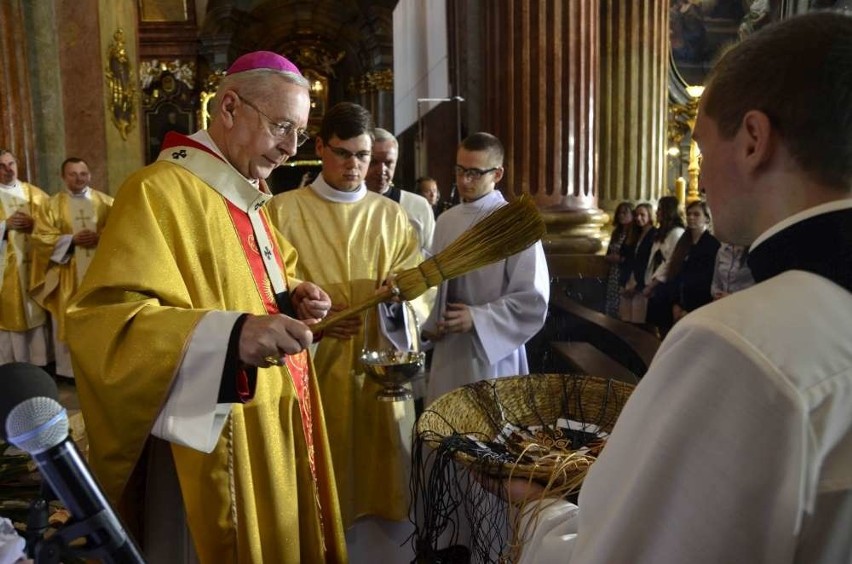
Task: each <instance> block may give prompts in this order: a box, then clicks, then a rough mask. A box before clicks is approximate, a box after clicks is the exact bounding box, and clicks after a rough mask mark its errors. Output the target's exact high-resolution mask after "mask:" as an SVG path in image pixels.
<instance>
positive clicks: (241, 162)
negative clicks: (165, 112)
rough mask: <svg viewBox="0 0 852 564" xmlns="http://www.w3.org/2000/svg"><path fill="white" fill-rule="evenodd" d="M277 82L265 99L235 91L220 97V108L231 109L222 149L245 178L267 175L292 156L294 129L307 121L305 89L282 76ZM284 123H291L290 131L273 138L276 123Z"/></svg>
mask: <svg viewBox="0 0 852 564" xmlns="http://www.w3.org/2000/svg"><path fill="white" fill-rule="evenodd" d="M280 83H281V84H280V86H278V87H276V88H274V89H273V90H272V92H273V94H272V95H271V96H268V97H266V98H261V99H258V100H255V99H253V98H252V93H251V92H238V93H231V94H226V95H225V99H224V100H223V103H222V111H223V112H230V114H231V116H232V119H231V120H230V127H229V128H228V129H227V132H226V138H225V144H226V147H225V148H222V149H223V152H224V153H225V155H227V157H228V160H229V161H230V163H231V164H232V165H233V166H234V168H236V169H237V170H238V171H240V174H242V175H243V176H245V177H246V178H250V179H265V178H268V177H269V175H270V174H272V171H273V170H275V168H276V167H278V166H280V165H281V164H283V163H284V162H285V161H286V160H287V159H288V158H290V157H292V156H293V155H295V154H296V151H297V150H298V145H297V140H296V130H300V129H303V128H304V127H305V126H306V125H307V123H308V113H309V111H310V107H311V99H310V95H309V94H308V90H307V89H306V88H304V87H302V86H299V85H297V84H293V83H292V82H289V81H287V80H286V79H284V78H281V79H280ZM255 106H256V107H255ZM264 114H265V115H264ZM284 123H288V124H292V126H293V132H292V133H291V134H288V135H286V136H283V137H280V138H279V137H276V136H275V135H274V134H273V133H272V132H273V130H274V128H275V125H276V124H284ZM220 148H221V147H220Z"/></svg>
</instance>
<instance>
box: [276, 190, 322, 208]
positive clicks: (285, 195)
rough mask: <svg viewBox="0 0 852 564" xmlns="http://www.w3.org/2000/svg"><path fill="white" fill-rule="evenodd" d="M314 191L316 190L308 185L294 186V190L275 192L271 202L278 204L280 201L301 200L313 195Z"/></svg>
mask: <svg viewBox="0 0 852 564" xmlns="http://www.w3.org/2000/svg"><path fill="white" fill-rule="evenodd" d="M313 193H314V191H313V190H311V189H310V188H308V187H307V186H303V187H301V188H294V189H292V190H286V191H284V192H279V193H277V194H275V195H274V196H272V199H271V200H270V203H273V204H277V203H279V202H291V201H293V200H300V199H303V198H308V197H310V196H312V195H313ZM317 199H320V198H317Z"/></svg>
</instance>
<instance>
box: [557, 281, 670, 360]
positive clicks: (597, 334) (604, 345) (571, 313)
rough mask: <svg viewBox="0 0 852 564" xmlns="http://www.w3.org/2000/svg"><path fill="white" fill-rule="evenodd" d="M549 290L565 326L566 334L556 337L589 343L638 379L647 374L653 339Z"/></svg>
mask: <svg viewBox="0 0 852 564" xmlns="http://www.w3.org/2000/svg"><path fill="white" fill-rule="evenodd" d="M553 290H554V291H553V292H552V293H551V297H550V307H551V308H552V309H553V310H554V313H556V314H558V315H561V316H562V317H563V318H564V320H565V324H566V326H567V327H566V332H567V335H560V338H559V340H560V341H567V340H570V341H571V342H572V343H573V342H575V341H579V342H585V343H590V344H591V345H592V348H597V349H598V350H599V351H600V352H601V353H602V354H604V355H606V356H609V357H611V358H612V359H613V360H614V361H615V362H616V363H617V364H620V365H621V366H623V367H624V368H626V369H627V370H628V372H630V373H632V374H636V375H637V376H639V377H642V376H643V375H644V374H645V372H647V370H648V366H650V364H651V360H653V358H654V355H655V354H656V353H657V349H658V348H659V347H660V340H659V339H658V338H657V337H655V336H654V335H652V334H650V333H648V332H647V331H644V330H643V329H640V328H639V327H636V326H635V325H631V324H630V323H626V322H624V321H621V320H618V319H614V318H612V317H609V316H607V315H604V314H603V313H601V312H599V311H595V310H593V309H590V308H587V307H585V306H584V305H582V304H580V303H578V302H576V301H575V300H572V299H571V298H569V297H567V296H566V295H564V291H560V290H561V289H560V288H558V287H556V288H554V289H553ZM584 354H586V355H587V356H588V355H591V354H594V353H588V352H586V353H584Z"/></svg>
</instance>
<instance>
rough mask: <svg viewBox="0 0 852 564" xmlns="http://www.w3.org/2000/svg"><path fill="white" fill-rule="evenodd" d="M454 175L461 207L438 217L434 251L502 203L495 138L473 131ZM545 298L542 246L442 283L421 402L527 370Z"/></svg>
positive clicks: (427, 330)
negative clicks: (528, 351) (529, 348)
mask: <svg viewBox="0 0 852 564" xmlns="http://www.w3.org/2000/svg"><path fill="white" fill-rule="evenodd" d="M455 172H456V179H457V183H458V190H459V193H460V195H461V197H462V203H461V204H460V205H458V206H455V207H453V208H451V209H449V210H447V211H446V212H444V213H443V214H442V215H441V216H440V217H439V218H438V222H437V225H436V227H435V237H434V242H433V245H432V252H433V253H439V252H441V251H442V250H443V249H445V248H446V247H447V246H448V245H449V244H450V243H452V242H453V241H454V240H455V239H456V238H458V236H459V235H461V234H462V233H463V232H464V231H466V230H467V229H468V228H470V227H471V226H472V225H474V224H475V223H477V222H478V221H479V220H481V219H482V218H483V217H485V216H486V215H488V213H489V212H491V211H493V210H495V209H496V208H499V207H500V206H503V205H505V204H506V200H505V198H503V194H502V193H500V192H499V191H498V190H495V186H496V185H497V183H498V182H499V181H500V179H501V178H502V177H503V145H502V143H500V140H499V139H497V138H496V137H494V136H493V135H491V134H488V133H474V134H473V135H471V136H469V137H467V138H466V139H465V140H464V141H462V144H461V146H460V147H459V149H458V152H457V154H456V166H455ZM549 297H550V277H549V274H548V271H547V263H546V262H545V258H544V251H543V249H542V246H541V242H538V243H536V244H535V245H533V246H532V247H530V248H528V249H526V250H524V251H521V252H520V253H518V254H516V255H513V256H512V257H509V258H508V259H506V260H503V261H501V262H498V263H496V264H492V265H489V266H486V267H484V268H480V269H478V270H476V271H474V272H471V273H469V274H466V275H464V276H461V277H459V278H457V279H454V280H451V281H449V282H445V283H443V284H442V285H441V287H440V289H439V291H438V298H437V301H436V304H435V307H434V308H433V309H432V314H431V315H430V316H429V319H428V320H427V321H426V323H425V324H424V327H423V333H424V336H427V337H428V338H429V339H430V340H431V341H432V342H434V344H435V349H434V350H435V352H434V353H433V357H432V368H431V370H430V373H429V382H428V385H427V395H426V404H427V405H428V404H429V403H431V402H432V401H433V400H435V399H436V398H437V397H438V396H440V395H442V394H444V393H446V392H449V391H450V390H453V389H455V388H457V387H459V386H462V385H464V384H469V383H472V382H476V381H479V380H483V379H486V378H497V377H500V376H515V375H518V374H527V373H529V367H528V365H527V354H526V350H525V348H524V343H526V342H527V341H528V340H529V339H530V338H531V337H532V336H533V335H535V334H536V333H537V332H538V331H539V329H541V327H542V325H544V318H545V315H546V313H547V302H548V299H549Z"/></svg>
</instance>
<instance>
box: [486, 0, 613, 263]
mask: <svg viewBox="0 0 852 564" xmlns="http://www.w3.org/2000/svg"><path fill="white" fill-rule="evenodd" d="M491 6H492V9H490V10H488V11H487V12H486V15H485V20H486V25H485V34H484V45H485V57H484V58H485V72H484V75H485V79H484V84H485V88H484V89H483V90H484V94H485V99H486V101H485V106H484V113H483V114H484V119H483V127H484V129H485V130H487V131H490V132H492V133H494V134H495V135H497V136H498V137H499V138H500V139H501V140H502V141H503V143H504V144H505V147H506V161H505V167H506V175H505V180H504V184H503V189H504V191H506V192H508V193H509V194H507V195H511V194H514V195H519V194H522V193H525V194H530V195H531V196H533V197H534V198H535V201H536V203H537V204H538V206H539V208H540V209H541V211H542V213H543V215H544V217H545V221H546V223H547V226H548V233H547V236H546V238H545V240H544V243H545V249H546V251H547V252H548V254H551V255H553V254H576V253H579V254H585V253H596V252H598V251H599V250H600V249H601V247H602V234H601V227H602V225H603V224H604V223H606V221H607V219H608V218H607V215H606V214H605V213H603V212H602V211H601V210H599V209H598V206H597V196H598V195H597V180H598V178H597V161H598V137H597V123H596V120H597V110H598V104H599V93H598V74H599V48H598V26H599V15H600V0H572V1H571V2H562V1H558V0H530V1H529V2H513V1H510V2H494V3H493V4H492V5H491Z"/></svg>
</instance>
